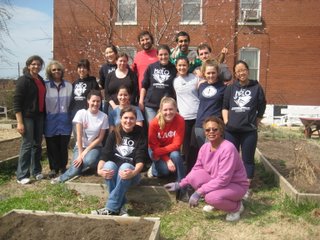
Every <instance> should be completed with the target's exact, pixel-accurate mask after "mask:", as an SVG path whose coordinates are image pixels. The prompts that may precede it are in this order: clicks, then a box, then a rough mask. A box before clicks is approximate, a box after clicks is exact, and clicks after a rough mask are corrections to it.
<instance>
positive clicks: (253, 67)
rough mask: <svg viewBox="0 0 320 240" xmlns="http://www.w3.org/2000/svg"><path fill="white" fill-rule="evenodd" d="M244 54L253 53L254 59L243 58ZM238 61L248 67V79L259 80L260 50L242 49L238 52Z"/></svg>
mask: <svg viewBox="0 0 320 240" xmlns="http://www.w3.org/2000/svg"><path fill="white" fill-rule="evenodd" d="M245 53H255V54H256V56H255V59H252V58H248V57H247V56H244V55H245ZM239 60H243V61H245V62H246V63H247V64H248V66H249V70H250V71H249V79H252V80H258V81H259V79H260V49H259V48H253V47H243V48H241V49H240V51H239Z"/></svg>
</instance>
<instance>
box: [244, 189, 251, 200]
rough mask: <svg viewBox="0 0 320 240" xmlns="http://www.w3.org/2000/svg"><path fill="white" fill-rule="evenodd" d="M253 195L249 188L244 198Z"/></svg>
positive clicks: (246, 198)
mask: <svg viewBox="0 0 320 240" xmlns="http://www.w3.org/2000/svg"><path fill="white" fill-rule="evenodd" d="M250 196H251V190H250V189H248V191H247V192H246V194H245V195H244V196H243V197H242V199H243V200H248V199H249V198H250Z"/></svg>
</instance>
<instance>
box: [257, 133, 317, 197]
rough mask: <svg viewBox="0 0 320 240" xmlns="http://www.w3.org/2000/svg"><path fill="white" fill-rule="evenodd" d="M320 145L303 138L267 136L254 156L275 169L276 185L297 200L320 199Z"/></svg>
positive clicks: (270, 169) (271, 169) (261, 140)
mask: <svg viewBox="0 0 320 240" xmlns="http://www.w3.org/2000/svg"><path fill="white" fill-rule="evenodd" d="M319 156H320V146H319V143H317V142H314V141H311V140H306V139H290V138H287V139H266V138H263V137H262V138H261V139H259V142H258V150H257V151H256V157H257V159H258V160H260V161H261V162H262V163H263V165H264V166H265V169H266V170H267V171H269V172H272V173H274V175H275V179H276V180H277V181H278V182H279V186H280V188H281V190H282V191H284V192H285V193H286V194H287V195H288V196H290V197H291V198H292V199H294V200H295V201H297V202H303V201H316V202H319V201H320V159H319Z"/></svg>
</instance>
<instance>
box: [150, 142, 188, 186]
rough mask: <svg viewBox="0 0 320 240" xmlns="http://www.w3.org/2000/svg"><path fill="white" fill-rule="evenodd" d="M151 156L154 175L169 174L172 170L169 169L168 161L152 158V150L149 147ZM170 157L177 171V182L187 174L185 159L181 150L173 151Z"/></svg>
mask: <svg viewBox="0 0 320 240" xmlns="http://www.w3.org/2000/svg"><path fill="white" fill-rule="evenodd" d="M149 156H150V158H151V160H152V175H153V176H155V177H162V176H168V175H169V174H170V171H169V169H168V166H167V163H166V162H165V161H164V160H162V159H159V160H154V159H152V150H151V149H150V148H149ZM169 156H170V159H171V160H172V161H173V163H174V165H175V167H176V172H177V180H176V181H177V182H180V181H181V179H182V178H184V177H185V176H186V171H185V168H184V165H183V160H182V157H181V155H180V152H179V151H173V152H171V153H170V154H169Z"/></svg>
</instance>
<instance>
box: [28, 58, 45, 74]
mask: <svg viewBox="0 0 320 240" xmlns="http://www.w3.org/2000/svg"><path fill="white" fill-rule="evenodd" d="M41 68H42V65H41V62H40V61H38V60H33V61H32V62H31V64H30V65H29V66H28V70H29V72H30V74H31V75H32V76H35V77H36V76H38V74H39V72H40V71H41Z"/></svg>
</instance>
